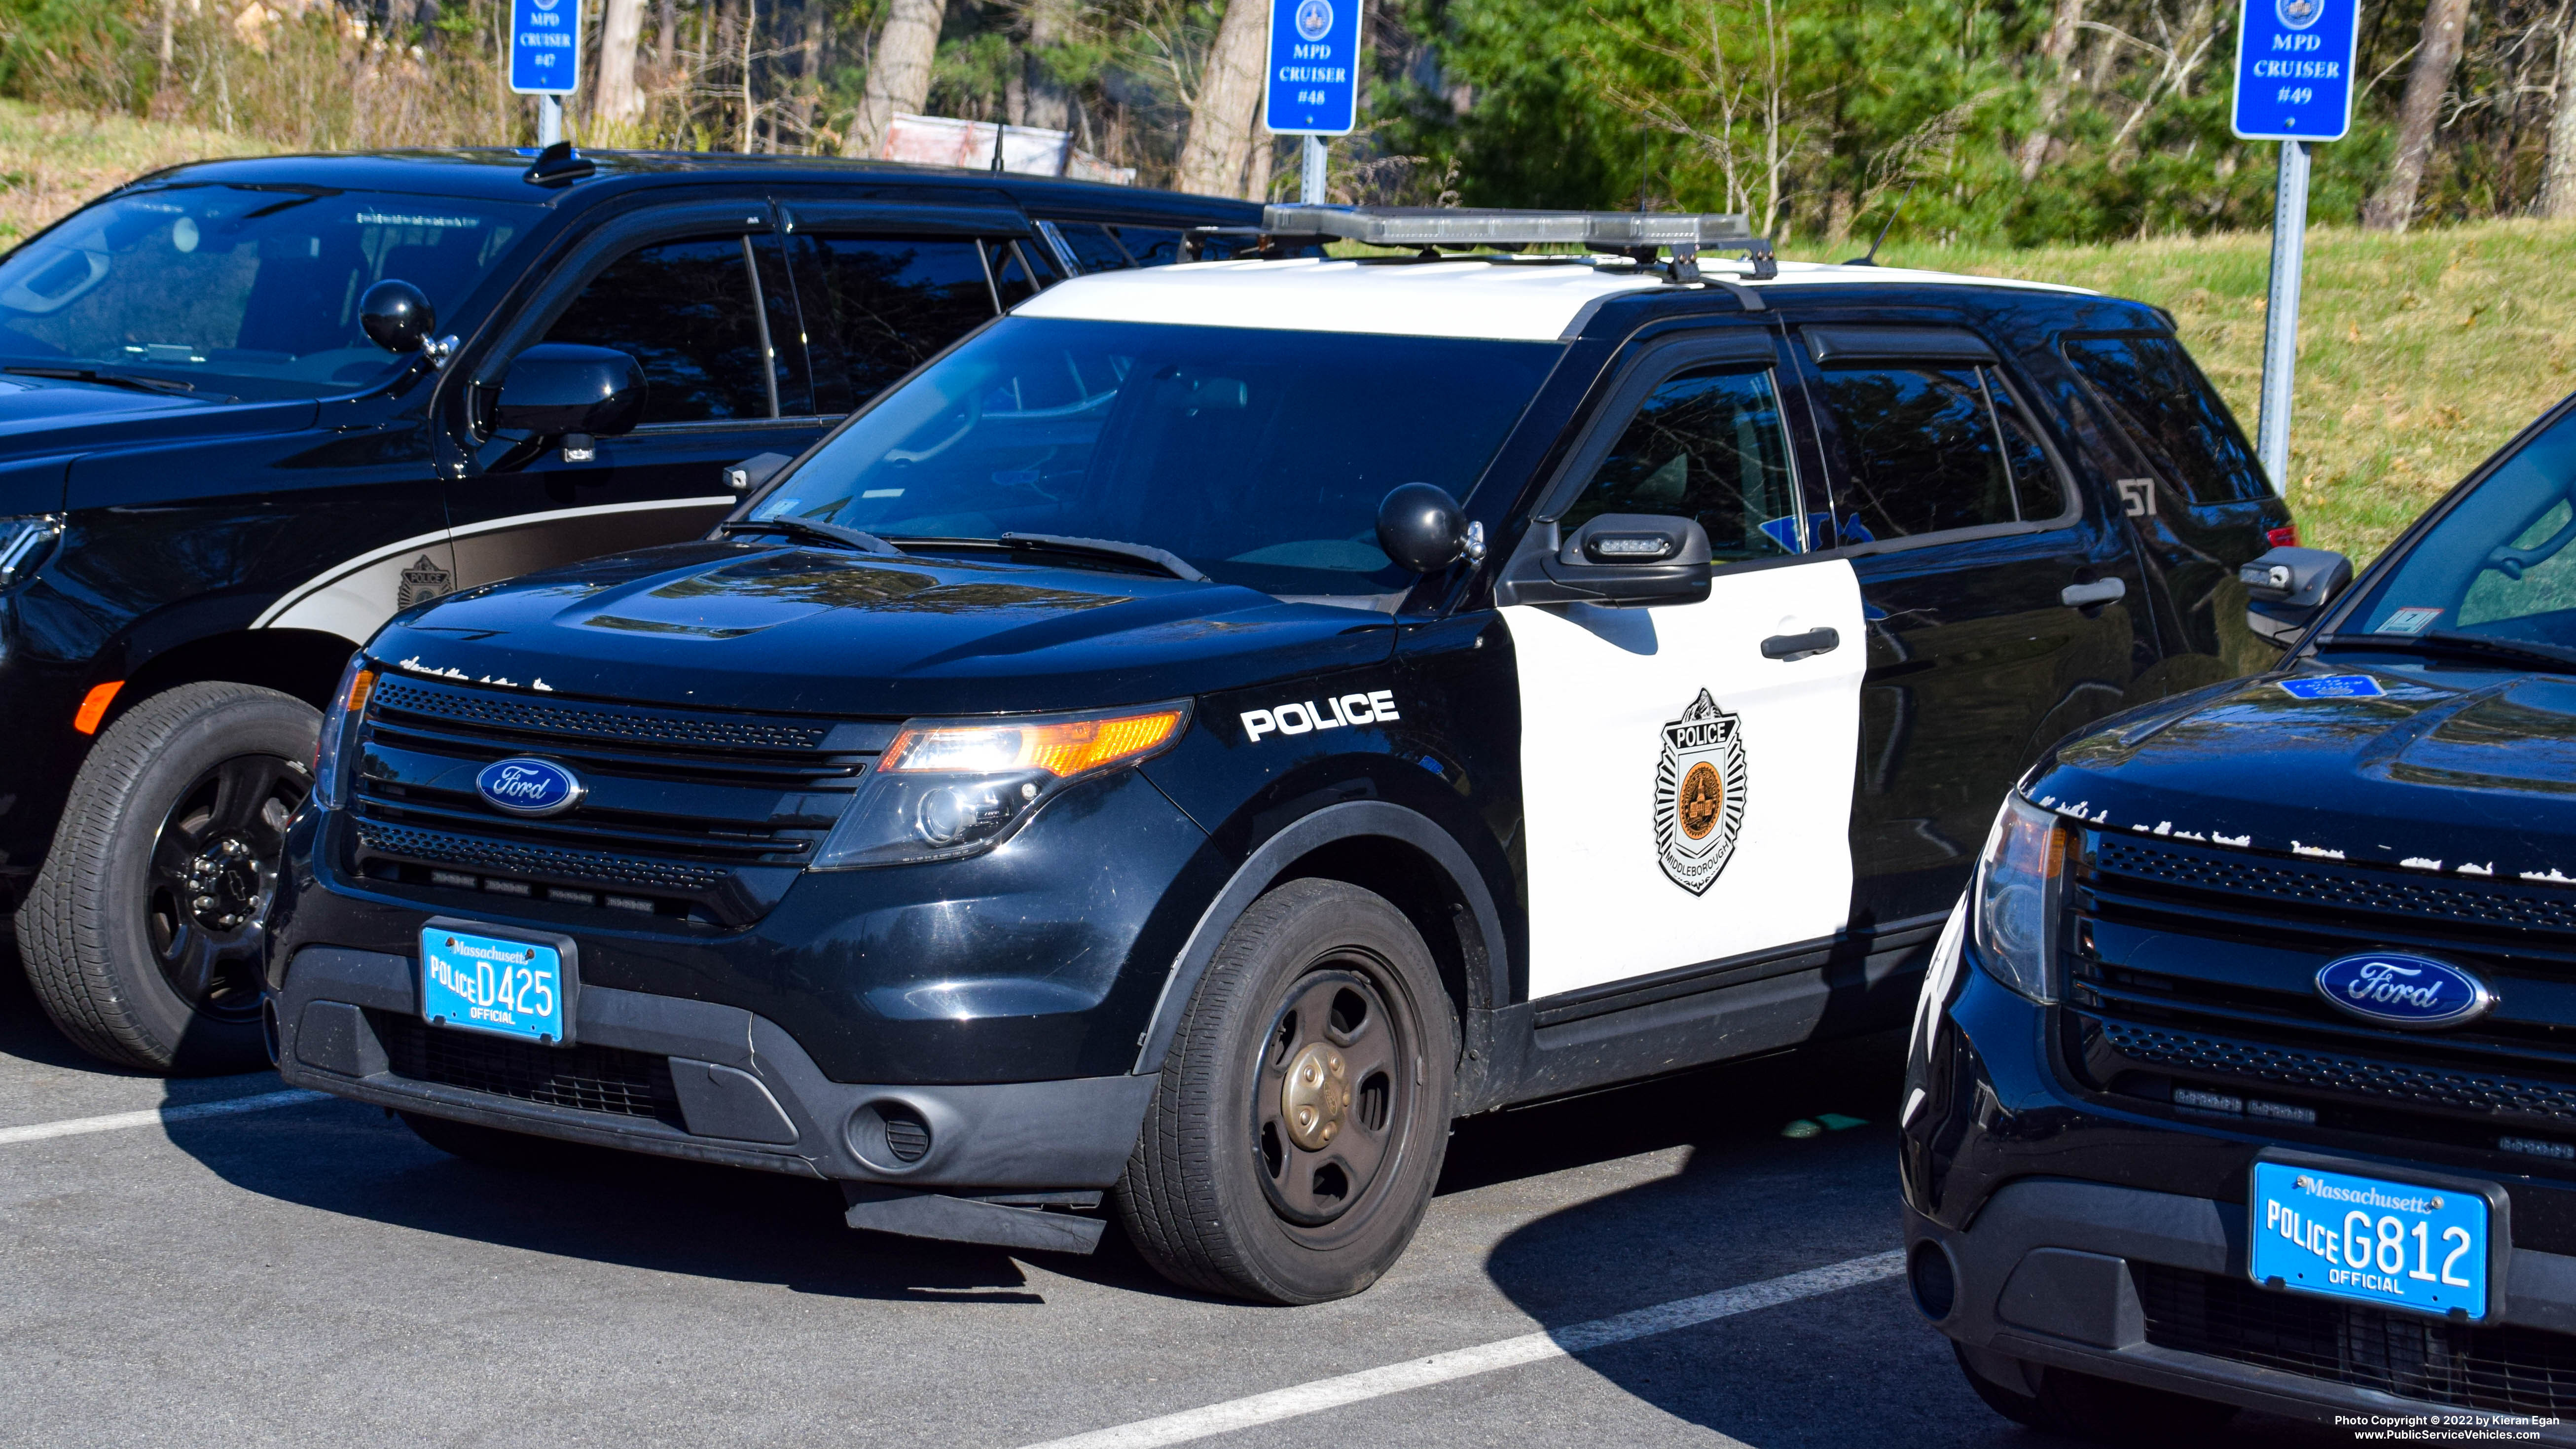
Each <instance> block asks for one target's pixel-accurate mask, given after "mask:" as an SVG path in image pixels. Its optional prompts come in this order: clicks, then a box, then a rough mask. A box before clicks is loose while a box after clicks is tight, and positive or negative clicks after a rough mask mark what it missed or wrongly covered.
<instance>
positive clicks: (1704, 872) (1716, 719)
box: [1655, 689, 1746, 896]
mask: <svg viewBox="0 0 2576 1449" xmlns="http://www.w3.org/2000/svg"><path fill="white" fill-rule="evenodd" d="M1745 774H1746V771H1745V764H1744V722H1743V720H1742V718H1741V717H1739V716H1736V715H1731V714H1728V713H1727V712H1726V711H1724V710H1722V709H1719V708H1718V707H1717V701H1716V700H1714V699H1712V698H1710V697H1709V693H1708V691H1707V690H1705V689H1703V690H1701V691H1700V692H1699V698H1698V699H1695V700H1693V701H1691V707H1690V708H1688V709H1686V710H1683V711H1682V717H1681V718H1680V719H1677V720H1673V721H1671V722H1669V723H1667V724H1666V725H1665V726H1664V752H1663V756H1662V758H1660V759H1658V760H1657V761H1656V762H1655V859H1656V860H1657V861H1658V862H1659V863H1661V864H1662V866H1663V868H1664V874H1665V875H1667V876H1670V877H1671V878H1672V882H1673V884H1675V885H1677V886H1680V887H1681V888H1682V889H1683V890H1686V891H1689V892H1690V893H1691V894H1692V895H1695V896H1696V895H1704V894H1706V893H1707V891H1708V888H1709V887H1710V886H1712V885H1714V884H1716V883H1717V876H1718V872H1720V871H1722V870H1724V869H1726V862H1727V858H1728V857H1729V856H1732V855H1733V854H1735V837H1736V835H1737V833H1738V832H1740V831H1741V830H1742V829H1743V828H1744V781H1745Z"/></svg>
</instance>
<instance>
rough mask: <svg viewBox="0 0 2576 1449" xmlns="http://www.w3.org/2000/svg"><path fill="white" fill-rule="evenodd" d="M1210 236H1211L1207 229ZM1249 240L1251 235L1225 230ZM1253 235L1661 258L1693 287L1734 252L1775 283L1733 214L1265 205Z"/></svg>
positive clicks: (1754, 240) (1429, 251)
mask: <svg viewBox="0 0 2576 1449" xmlns="http://www.w3.org/2000/svg"><path fill="white" fill-rule="evenodd" d="M1211 230H1213V229H1211ZM1223 230H1225V231H1227V232H1242V233H1249V232H1251V230H1252V229H1251V228H1233V227H1228V228H1224V229H1223ZM1259 235H1260V237H1261V239H1262V241H1263V243H1264V246H1263V250H1265V251H1267V250H1269V245H1268V244H1269V243H1271V242H1273V241H1284V240H1289V239H1292V238H1295V239H1303V238H1316V237H1332V238H1336V239H1339V240H1343V241H1354V242H1358V243H1360V244H1361V245H1363V246H1379V247H1391V248H1399V249H1408V250H1413V251H1417V252H1419V253H1421V254H1422V255H1423V256H1425V257H1434V256H1437V255H1438V254H1439V253H1440V252H1442V251H1467V250H1472V249H1475V248H1479V247H1489V248H1493V249H1496V250H1503V251H1517V250H1519V249H1521V248H1523V247H1531V246H1579V247H1582V248H1584V249H1585V250H1586V251H1593V252H1609V253H1613V254H1615V255H1619V256H1624V257H1627V258H1629V259H1631V260H1633V261H1635V262H1636V263H1638V264H1639V265H1640V266H1653V265H1654V264H1655V263H1656V261H1657V259H1658V258H1659V257H1661V256H1663V255H1665V254H1667V253H1669V254H1670V255H1671V258H1672V260H1671V262H1670V263H1669V264H1668V266H1667V268H1666V275H1667V276H1669V277H1670V278H1671V279H1672V280H1674V281H1676V282H1695V281H1698V280H1700V276H1699V260H1698V258H1699V253H1700V252H1702V251H1724V252H1742V253H1744V254H1745V255H1746V256H1748V257H1750V258H1751V259H1752V262H1753V275H1754V276H1755V277H1757V278H1764V277H1773V276H1777V275H1779V266H1778V263H1777V261H1776V260H1775V259H1774V257H1773V256H1772V253H1771V243H1770V241H1769V240H1768V239H1766V238H1763V237H1758V236H1755V235H1754V234H1753V226H1752V219H1751V218H1750V217H1747V216H1745V215H1744V214H1742V213H1740V212H1652V211H1522V210H1506V209H1502V208H1482V207H1446V206H1313V205H1305V204H1287V203H1280V204H1273V205H1268V206H1264V207H1263V208H1262V209H1261V226H1260V228H1259Z"/></svg>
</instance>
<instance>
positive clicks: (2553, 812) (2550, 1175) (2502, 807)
mask: <svg viewBox="0 0 2576 1449" xmlns="http://www.w3.org/2000/svg"><path fill="white" fill-rule="evenodd" d="M2572 510H2576V399H2570V400H2569V401H2568V402H2566V403H2562V404H2560V405H2559V406H2558V407H2556V408H2555V409H2552V410H2551V411H2550V412H2549V413H2548V414H2547V415H2546V416H2544V417H2543V418H2541V419H2540V420H2539V421H2538V422H2537V423H2535V424H2534V425H2533V426H2532V428H2530V429H2529V430H2528V431H2526V432H2525V433H2524V434H2523V435H2522V436H2521V437H2519V438H2517V439H2515V440H2514V441H2513V442H2512V443H2510V444H2508V445H2507V446H2506V447H2505V449H2504V450H2503V451H2502V452H2500V453H2498V454H2497V455H2496V456H2495V458H2493V459H2492V460H2490V461H2489V462H2488V463H2486V464H2485V465H2484V466H2482V467H2481V468H2479V469H2478V471H2477V472H2476V473H2474V474H2472V475H2471V476H2470V478H2469V479H2468V481H2466V482H2465V483H2463V484H2462V485H2461V486H2460V487H2459V488H2458V489H2457V490H2456V491H2454V492H2453V493H2452V494H2451V495H2450V496H2449V497H2447V498H2445V499H2444V500H2443V501H2442V502H2441V503H2440V504H2439V505H2437V506H2436V507H2435V508H2433V510H2432V511H2431V512H2429V513H2428V514H2426V515H2425V517H2424V518H2423V519H2421V520H2420V521H2418V522H2417V523H2416V524H2415V525H2414V527H2413V528H2411V529H2410V530H2409V531H2408V532H2407V533H2406V534H2405V535H2404V536H2403V537H2401V538H2399V539H2398V540H2397V542H2396V543H2395V544H2393V545H2392V546H2391V547H2390V548H2389V550H2388V551H2387V553H2386V554H2384V555H2383V556H2382V557H2381V558H2380V559H2379V560H2378V561H2377V562H2376V563H2374V564H2373V565H2372V566H2371V567H2370V569H2369V570H2368V571H2367V572H2366V573H2364V574H2363V575H2362V577H2361V578H2360V579H2359V580H2358V581H2353V580H2352V579H2351V572H2350V568H2349V566H2348V565H2346V564H2345V563H2344V562H2343V561H2342V560H2341V559H2340V558H2338V557H2336V556H2334V555H2329V554H2319V553H2316V552H2313V551H2307V550H2295V549H2284V550H2280V551H2279V552H2278V553H2276V554H2273V555H2269V556H2267V557H2265V558H2263V559H2259V560H2257V561H2256V562H2255V563H2254V564H2253V565H2251V566H2249V567H2248V568H2247V569H2246V570H2245V576H2246V582H2247V585H2248V588H2249V591H2250V592H2251V594H2252V596H2253V604H2252V607H2253V609H2254V610H2255V613H2254V616H2253V618H2252V619H2251V621H2250V622H2251V623H2252V624H2253V625H2254V626H2255V627H2256V628H2258V629H2260V630H2262V631H2264V632H2283V633H2288V634H2292V635H2303V637H2299V638H2298V639H2297V642H2296V645H2295V647H2294V648H2293V650H2292V651H2291V653H2290V655H2289V657H2288V659H2287V660H2286V661H2285V662H2284V663H2283V665H2282V666H2281V667H2280V668H2277V669H2274V670H2271V671H2268V672H2266V673H2264V674H2262V675H2260V676H2258V677H2255V678H2251V679H2247V680H2243V681H2240V682H2237V683H2233V684H2227V685H2222V686H2219V687H2216V688H2212V689H2207V690H2202V691H2198V692H2196V693H2193V694H2189V695H2185V696H2182V697H2180V698H2177V699H2174V700H2170V701H2167V702H2165V703H2162V704H2158V705H2154V706H2150V707H2148V708H2145V709H2140V710H2136V711H2132V712H2130V713H2127V714H2125V715H2122V716H2121V717H2119V718H2117V719H2115V720H2112V721H2109V722H2107V723H2105V724H2104V725H2103V726H2102V727H2101V728H2100V729H2099V730H2097V731H2094V732H2090V733H2087V734H2085V735H2084V736H2082V737H2081V738H2078V739H2074V740H2071V741H2069V742H2067V743H2064V744H2062V745H2060V746H2058V747H2057V748H2055V749H2054V750H2052V751H2051V752H2050V753H2049V754H2048V756H2047V757H2046V758H2045V759H2044V760H2043V761H2041V762H2040V763H2039V765H2038V766H2037V767H2036V768H2035V769H2034V770H2033V771H2032V772H2031V773H2030V775H2029V777H2028V778H2027V779H2026V780H2025V781H2023V782H2022V784H2021V786H2020V788H2019V789H2018V790H2017V791H2016V792H2015V794H2014V795H2013V796H2012V797H2011V798H2010V799H2009V800H2008V801H2007V802H2006V803H2005V805H2004V807H2003V813H2002V815H2001V817H2000V818H1999V819H1998V820H1997V821H1996V822H1995V827H1994V833H1993V835H1992V837H1991V839H1990V841H1989V843H1988V845H1987V848H1986V851H1985V853H1984V856H1983V860H1982V863H1981V865H1980V868H1979V874H1978V878H1977V884H1976V885H1975V887H1974V888H1973V889H1972V890H1971V891H1970V893H1969V895H1968V898H1967V900H1966V901H1965V902H1964V903H1963V906H1962V910H1961V915H1960V917H1959V918H1957V919H1955V920H1954V921H1953V922H1952V923H1951V926H1950V928H1949V934H1948V936H1947V937H1946V938H1945V940H1944V942H1943V943H1942V946H1941V949H1940V951H1939V954H1938V955H1937V957H1936V959H1935V962H1934V966H1933V969H1932V972H1931V974H1930V976H1929V977H1928V979H1927V981H1926V983H1925V987H1924V993H1923V997H1922V1001H1921V1006H1920V1011H1919V1014H1918V1018H1917V1022H1916V1037H1915V1042H1914V1047H1913V1058H1912V1061H1911V1063H1910V1064H1909V1070H1908V1076H1907V1084H1906V1093H1905V1100H1904V1107H1903V1113H1904V1135H1903V1154H1904V1155H1903V1168H1904V1186H1905V1198H1906V1203H1907V1206H1908V1209H1909V1222H1910V1229H1909V1238H1910V1253H1911V1257H1910V1266H1911V1268H1912V1273H1913V1281H1914V1285H1915V1290H1916V1295H1917V1298H1918V1301H1920V1302H1921V1304H1922V1306H1923V1308H1924V1310H1925V1312H1926V1313H1927V1314H1929V1315H1931V1316H1932V1318H1933V1319H1934V1320H1935V1322H1937V1323H1938V1325H1939V1326H1940V1328H1941V1331H1942V1332H1944V1333H1946V1334H1948V1335H1949V1336H1950V1337H1951V1338H1952V1339H1953V1340H1955V1341H1956V1343H1957V1345H1958V1351H1959V1357H1960V1361H1961V1364H1962V1366H1963V1367H1964V1368H1965V1370H1966V1371H1967V1373H1968V1376H1969V1378H1970V1379H1971V1381H1972V1382H1973V1384H1974V1385H1975V1387H1976V1388H1977V1390H1978V1392H1979V1393H1980V1394H1982V1395H1983V1396H1984V1397H1985V1399H1986V1400H1987V1402H1989V1403H1991V1404H1993V1405H1995V1406H1996V1407H1997V1408H1998V1409H2000V1410H2001V1411H2003V1412H2004V1413H2006V1414H2008V1415H2011V1416H2012V1417H2014V1418H2017V1419H2020V1420H2022V1421H2023V1422H2025V1423H2032V1424H2039V1425H2043V1426H2047V1427H2052V1428H2057V1429H2071V1430H2079V1431H2086V1432H2091V1433H2095V1434H2100V1435H2104V1436H2106V1437H2136V1436H2137V1435H2138V1434H2139V1433H2141V1432H2150V1431H2151V1432H2154V1433H2158V1434H2161V1435H2163V1436H2165V1441H2166V1442H2172V1441H2173V1440H2174V1438H2175V1437H2176V1436H2179V1435H2181V1434H2183V1433H2185V1432H2186V1431H2188V1430H2189V1429H2191V1428H2193V1427H2195V1426H2204V1427H2205V1426H2207V1425H2209V1424H2211V1423H2213V1422H2214V1421H2216V1420H2217V1419H2220V1418H2222V1417H2224V1416H2225V1415H2226V1414H2228V1413H2230V1412H2233V1410H2234V1409H2235V1408H2237V1407H2239V1406H2254V1407H2259V1408H2263V1409H2267V1410H2271V1411H2274V1412H2287V1413H2296V1414H2302V1415H2314V1416H2316V1417H2319V1418H2324V1417H2328V1416H2337V1415H2339V1416H2342V1420H2343V1422H2346V1423H2371V1424H2376V1425H2378V1426H2380V1427H2389V1426H2391V1425H2396V1426H2398V1427H2404V1428H2409V1429H2413V1430H2421V1431H2423V1432H2421V1433H2419V1434H2414V1435H2411V1436H2412V1437H2427V1438H2441V1437H2449V1438H2473V1437H2484V1436H2488V1435H2504V1436H2510V1437H2525V1438H2546V1439H2551V1440H2554V1441H2557V1442H2565V1441H2566V1440H2567V1438H2568V1437H2569V1431H2568V1429H2567V1428H2566V1427H2565V1426H2564V1425H2563V1424H2557V1423H2556V1422H2555V1421H2557V1420H2560V1419H2563V1418H2565V1417H2567V1416H2568V1415H2569V1414H2570V1413H2571V1412H2572V1411H2576V1377H2571V1372H2570V1366H2571V1365H2576V551H2571V550H2570V549H2569V547H2568V545H2569V544H2570V543H2571V542H2576V511H2572ZM2347 584H2349V585H2350V587H2348V588H2347V587H2345V585H2347Z"/></svg>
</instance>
